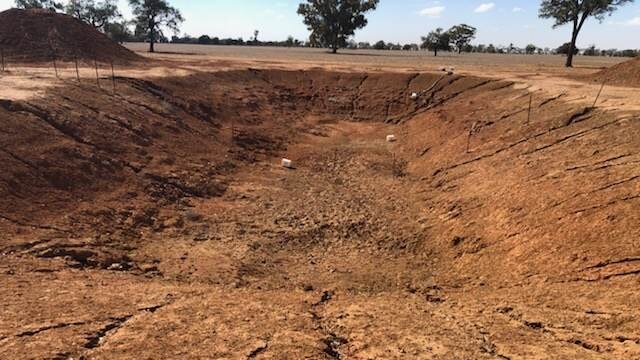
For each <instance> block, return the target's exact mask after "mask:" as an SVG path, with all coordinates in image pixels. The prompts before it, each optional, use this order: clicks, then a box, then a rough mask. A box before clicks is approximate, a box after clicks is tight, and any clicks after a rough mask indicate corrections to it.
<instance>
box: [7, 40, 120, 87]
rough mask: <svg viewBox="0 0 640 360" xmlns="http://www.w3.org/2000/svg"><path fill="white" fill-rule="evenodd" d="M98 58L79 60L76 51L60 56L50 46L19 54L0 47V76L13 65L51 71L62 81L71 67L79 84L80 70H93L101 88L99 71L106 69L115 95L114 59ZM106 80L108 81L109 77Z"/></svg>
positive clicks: (97, 84)
mask: <svg viewBox="0 0 640 360" xmlns="http://www.w3.org/2000/svg"><path fill="white" fill-rule="evenodd" d="M98 58H99V56H97V55H94V56H93V59H92V60H86V59H81V58H80V57H78V52H77V51H75V52H74V53H73V55H72V56H71V55H69V54H64V55H62V56H61V55H60V54H59V52H58V51H57V49H56V48H55V47H54V46H51V45H49V46H48V47H47V48H46V49H35V50H31V51H28V52H24V51H21V52H19V53H15V52H14V53H12V52H11V51H8V50H7V49H6V48H5V47H4V46H2V45H0V76H1V75H2V73H5V72H9V71H10V68H11V66H12V65H14V64H15V66H16V67H29V66H34V67H38V68H44V69H47V68H49V69H51V70H52V71H53V75H54V76H55V77H56V78H57V79H64V76H63V75H62V74H63V71H64V70H68V69H69V67H71V69H72V71H73V70H75V79H76V81H77V82H78V83H81V82H82V76H81V74H80V70H81V68H93V70H94V72H95V83H96V86H98V87H99V88H102V86H101V84H100V69H101V68H104V67H106V68H107V69H109V70H110V71H111V74H110V77H111V85H112V89H113V93H116V91H117V80H116V66H115V62H114V60H115V59H112V58H108V59H106V60H102V61H99V60H98ZM47 64H48V66H47ZM69 64H70V66H69ZM106 78H107V79H108V78H109V77H106Z"/></svg>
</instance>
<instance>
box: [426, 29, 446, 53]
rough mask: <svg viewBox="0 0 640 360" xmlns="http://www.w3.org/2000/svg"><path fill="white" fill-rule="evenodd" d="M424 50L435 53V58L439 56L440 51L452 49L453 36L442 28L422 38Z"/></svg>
mask: <svg viewBox="0 0 640 360" xmlns="http://www.w3.org/2000/svg"><path fill="white" fill-rule="evenodd" d="M420 47H421V48H422V49H427V50H431V51H433V56H438V50H443V51H444V50H449V49H450V48H451V35H450V34H449V32H448V31H444V30H443V29H442V28H437V29H436V30H434V31H432V32H430V33H429V34H428V35H427V36H423V37H422V45H420Z"/></svg>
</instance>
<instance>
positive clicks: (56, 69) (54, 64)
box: [52, 50, 59, 78]
mask: <svg viewBox="0 0 640 360" xmlns="http://www.w3.org/2000/svg"><path fill="white" fill-rule="evenodd" d="M52 54H53V70H54V71H55V72H56V78H59V76H58V64H57V63H56V51H55V50H52Z"/></svg>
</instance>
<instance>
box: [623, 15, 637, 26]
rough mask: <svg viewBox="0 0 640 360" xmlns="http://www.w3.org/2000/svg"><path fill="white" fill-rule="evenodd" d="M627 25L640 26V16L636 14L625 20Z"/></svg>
mask: <svg viewBox="0 0 640 360" xmlns="http://www.w3.org/2000/svg"><path fill="white" fill-rule="evenodd" d="M624 24H625V25H626V26H640V16H636V17H634V18H633V19H631V20H627V21H625V22H624Z"/></svg>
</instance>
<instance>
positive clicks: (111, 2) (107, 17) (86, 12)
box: [65, 0, 122, 31]
mask: <svg viewBox="0 0 640 360" xmlns="http://www.w3.org/2000/svg"><path fill="white" fill-rule="evenodd" d="M65 10H66V12H67V14H69V15H71V16H73V17H75V18H78V19H80V20H81V21H83V22H85V23H87V24H89V25H91V26H93V27H94V28H96V29H99V30H102V31H104V27H105V25H107V24H108V23H110V22H112V21H113V20H115V19H117V18H120V17H121V16H122V15H120V12H119V11H118V5H117V3H116V1H115V0H104V1H102V2H99V3H96V2H95V1H94V0H71V1H69V4H67V6H66V7H65Z"/></svg>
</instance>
